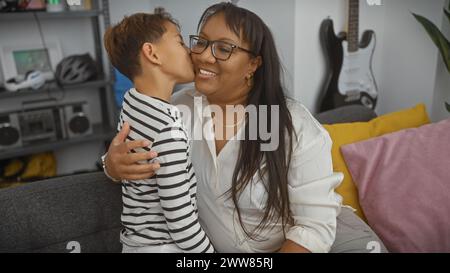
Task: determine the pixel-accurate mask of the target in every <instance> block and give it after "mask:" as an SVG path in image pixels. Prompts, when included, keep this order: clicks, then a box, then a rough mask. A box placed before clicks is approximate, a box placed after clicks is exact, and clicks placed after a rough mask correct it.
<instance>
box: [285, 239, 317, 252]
mask: <svg viewBox="0 0 450 273" xmlns="http://www.w3.org/2000/svg"><path fill="white" fill-rule="evenodd" d="M278 252H279V253H311V252H310V251H309V250H308V249H306V248H304V247H302V246H301V245H298V244H296V243H294V242H293V241H291V240H286V241H285V242H284V244H283V246H282V247H281V249H280V250H278Z"/></svg>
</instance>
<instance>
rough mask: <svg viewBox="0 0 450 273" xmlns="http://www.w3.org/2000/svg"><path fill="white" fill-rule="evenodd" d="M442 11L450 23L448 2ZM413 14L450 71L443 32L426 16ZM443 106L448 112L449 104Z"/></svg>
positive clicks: (448, 44)
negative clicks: (446, 7)
mask: <svg viewBox="0 0 450 273" xmlns="http://www.w3.org/2000/svg"><path fill="white" fill-rule="evenodd" d="M444 13H445V15H446V17H447V19H448V21H449V23H450V3H449V6H448V9H445V8H444ZM413 16H414V17H415V18H416V19H417V21H419V23H420V24H421V25H422V26H423V27H424V28H425V30H426V32H427V33H428V35H429V36H430V37H431V40H432V41H433V42H434V44H435V45H436V46H437V47H438V49H439V52H440V53H441V56H442V59H443V60H444V63H445V66H446V67H447V71H448V72H449V73H450V42H449V39H447V38H446V37H445V36H444V34H442V32H441V31H440V30H439V28H438V27H436V25H434V24H433V23H432V22H431V21H430V20H428V19H427V18H425V17H423V16H421V15H418V14H415V13H413ZM445 107H446V108H447V111H448V112H450V104H449V103H447V102H446V103H445Z"/></svg>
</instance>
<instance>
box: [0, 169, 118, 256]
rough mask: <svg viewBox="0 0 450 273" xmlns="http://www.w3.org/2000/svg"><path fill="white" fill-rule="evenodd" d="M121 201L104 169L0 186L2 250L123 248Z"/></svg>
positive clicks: (39, 250) (113, 249) (0, 242)
mask: <svg viewBox="0 0 450 273" xmlns="http://www.w3.org/2000/svg"><path fill="white" fill-rule="evenodd" d="M49 193H51V194H49ZM121 201H122V199H121V187H120V185H116V184H113V183H112V182H110V181H109V180H108V179H107V178H106V177H105V175H104V174H103V173H95V174H92V173H90V174H80V175H72V176H67V177H59V178H55V179H50V180H45V181H40V182H35V183H32V184H28V185H25V186H21V187H17V188H12V189H5V190H0V252H70V251H71V250H68V249H67V247H68V243H69V242H71V241H75V242H76V243H79V245H80V247H81V252H120V251H121V244H120V241H119V231H120V229H121V228H122V227H121V223H120V213H121V211H122V209H121V208H122V203H121ZM69 249H71V248H69Z"/></svg>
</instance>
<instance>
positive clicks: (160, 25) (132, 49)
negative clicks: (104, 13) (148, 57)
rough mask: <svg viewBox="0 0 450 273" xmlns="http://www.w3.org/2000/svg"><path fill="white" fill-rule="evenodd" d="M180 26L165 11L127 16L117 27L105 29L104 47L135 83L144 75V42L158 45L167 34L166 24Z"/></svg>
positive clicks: (159, 9)
mask: <svg viewBox="0 0 450 273" xmlns="http://www.w3.org/2000/svg"><path fill="white" fill-rule="evenodd" d="M166 22H170V23H173V24H174V25H176V26H177V28H179V25H178V23H177V22H176V21H175V20H174V19H173V18H172V17H171V16H170V14H169V13H167V12H165V11H164V9H162V8H156V9H155V11H154V14H150V13H136V14H133V15H131V16H129V17H127V16H126V17H125V18H124V19H123V20H122V21H121V22H119V23H118V24H117V25H115V26H113V27H110V28H108V29H107V30H106V32H105V35H104V38H103V40H104V44H105V48H106V51H107V52H108V56H109V60H110V61H111V63H112V65H113V66H114V67H115V68H117V69H118V70H119V71H120V72H121V73H122V74H124V75H125V76H127V77H128V78H129V79H130V80H133V79H134V77H135V76H137V75H139V74H140V73H141V65H140V62H139V52H140V51H141V48H142V46H143V45H144V43H154V42H157V41H158V40H159V39H160V38H161V37H162V36H163V35H164V33H165V32H166V28H165V27H164V23H166Z"/></svg>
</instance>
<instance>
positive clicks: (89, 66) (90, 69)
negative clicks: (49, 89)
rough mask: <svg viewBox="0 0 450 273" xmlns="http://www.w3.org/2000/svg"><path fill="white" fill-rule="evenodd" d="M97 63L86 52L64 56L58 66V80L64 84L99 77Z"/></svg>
mask: <svg viewBox="0 0 450 273" xmlns="http://www.w3.org/2000/svg"><path fill="white" fill-rule="evenodd" d="M97 73H98V71H97V64H96V63H95V61H94V60H93V59H92V57H91V56H90V55H89V54H88V53H86V54H83V55H72V56H68V57H66V58H64V59H63V60H62V61H61V62H60V63H59V64H58V66H57V67H56V73H55V74H56V75H55V76H56V80H57V81H58V82H59V83H60V84H62V85H66V84H76V83H83V82H86V81H89V80H92V79H95V78H96V77H97Z"/></svg>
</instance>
